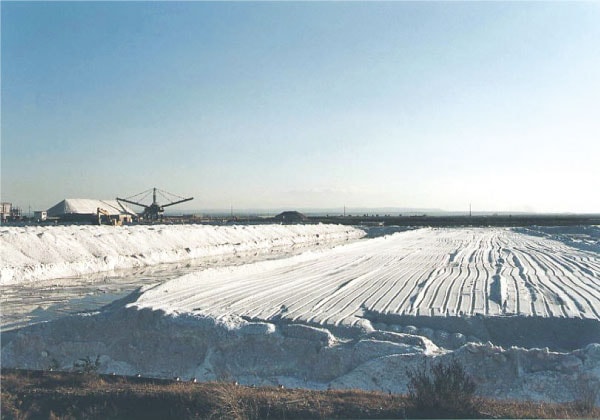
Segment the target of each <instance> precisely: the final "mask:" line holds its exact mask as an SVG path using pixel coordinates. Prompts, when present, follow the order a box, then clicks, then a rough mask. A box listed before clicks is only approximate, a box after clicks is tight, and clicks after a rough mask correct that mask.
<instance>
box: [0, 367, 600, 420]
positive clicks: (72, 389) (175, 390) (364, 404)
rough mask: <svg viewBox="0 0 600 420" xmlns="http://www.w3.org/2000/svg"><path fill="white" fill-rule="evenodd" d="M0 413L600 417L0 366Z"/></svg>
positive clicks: (545, 407)
mask: <svg viewBox="0 0 600 420" xmlns="http://www.w3.org/2000/svg"><path fill="white" fill-rule="evenodd" d="M1 379H2V400H1V402H2V406H1V409H2V412H1V416H2V418H3V419H37V418H44V419H49V418H50V419H56V418H61V419H63V418H64V419H86V418H87V419H104V418H122V419H135V418H140V419H141V418H144V419H152V418H154V419H168V418H177V419H188V418H227V419H236V418H237V419H254V418H261V419H269V418H271V419H275V418H286V419H292V418H303V419H306V418H364V419H366V418H407V417H409V418H427V417H437V418H440V417H461V418H464V417H478V418H527V417H529V418H578V417H588V418H600V409H599V408H597V407H596V408H593V409H591V410H589V409H587V410H586V409H583V408H582V407H581V406H580V405H577V404H540V403H530V402H508V401H494V400H488V399H479V398H477V399H476V400H475V401H474V403H473V404H472V406H470V407H468V410H469V411H468V412H466V411H465V407H457V410H458V411H456V412H452V411H451V409H450V411H448V410H449V409H448V407H443V408H440V409H441V410H444V411H437V412H436V411H435V410H423V408H422V407H421V406H419V402H418V401H417V402H415V401H414V399H412V398H411V397H410V396H400V395H388V394H383V393H375V392H365V391H358V390H349V391H309V390H301V389H280V388H274V387H269V388H252V387H245V386H238V385H236V384H234V383H225V382H218V383H192V382H179V381H168V380H159V379H148V378H132V377H124V376H109V375H98V374H95V373H93V372H87V373H83V372H80V373H67V372H44V371H25V370H14V369H3V370H2V375H1Z"/></svg>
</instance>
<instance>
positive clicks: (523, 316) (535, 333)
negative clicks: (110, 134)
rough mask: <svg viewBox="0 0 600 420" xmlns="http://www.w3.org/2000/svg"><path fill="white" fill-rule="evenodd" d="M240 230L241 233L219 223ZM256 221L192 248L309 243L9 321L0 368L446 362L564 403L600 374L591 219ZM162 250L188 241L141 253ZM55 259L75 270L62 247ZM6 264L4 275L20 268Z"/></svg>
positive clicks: (372, 384) (268, 368)
mask: <svg viewBox="0 0 600 420" xmlns="http://www.w3.org/2000/svg"><path fill="white" fill-rule="evenodd" d="M74 229H76V228H74ZM169 229H171V227H160V228H159V229H158V230H159V231H162V232H163V233H158V235H164V236H166V237H169V236H170V235H175V234H174V233H173V232H169ZM238 229H239V230H240V231H242V232H243V230H244V229H240V228H239V227H238V228H236V229H233V230H232V231H230V233H231V232H236V231H238ZM254 229H255V230H253V231H252V230H251V232H253V234H254V235H257V236H259V237H267V238H266V240H265V241H263V242H261V241H260V240H259V241H256V242H254V239H252V240H245V241H241V242H239V244H240V245H235V244H233V245H232V244H231V243H228V242H227V239H223V238H221V239H220V240H219V241H217V242H216V243H218V244H219V245H206V246H205V248H204V249H203V251H202V252H205V253H208V254H210V253H218V252H220V251H221V250H223V249H233V250H235V249H236V246H237V247H246V245H247V247H248V248H252V246H256V245H257V244H263V243H264V244H265V246H267V245H266V244H272V243H288V244H289V245H288V246H292V245H293V243H294V242H296V241H299V242H303V243H304V244H305V245H306V249H305V250H304V252H303V253H301V254H299V255H295V256H291V257H287V258H282V259H276V260H268V261H259V262H253V263H248V264H242V265H237V266H222V265H216V266H215V265H212V266H211V268H206V267H203V268H199V269H198V271H195V272H191V273H189V274H185V275H182V276H178V277H176V278H173V279H171V280H167V281H163V282H160V281H152V282H151V283H149V284H146V285H144V286H143V287H141V288H140V289H139V290H136V291H135V292H133V293H131V294H130V295H128V296H126V297H124V298H123V299H121V300H118V301H115V302H112V303H111V304H110V305H108V306H106V307H104V308H101V309H98V310H93V311H90V312H85V313H80V314H77V315H70V316H65V317H62V318H58V319H55V320H52V321H49V322H42V323H38V324H34V325H29V326H26V327H23V328H18V329H14V330H11V331H7V332H4V333H3V334H2V365H3V366H7V367H23V368H32V369H48V368H50V367H53V368H59V369H65V370H69V369H72V368H73V365H74V363H76V362H77V361H78V360H80V359H85V358H89V359H91V360H96V358H97V360H98V361H99V366H98V370H99V371H100V372H104V373H110V372H116V373H120V374H126V375H134V374H136V373H140V374H142V375H147V376H153V377H163V378H164V377H166V378H169V377H173V376H179V377H181V378H186V379H189V378H192V377H193V378H196V379H198V380H204V381H208V380H231V379H235V380H238V381H239V382H240V383H242V384H249V385H250V384H256V385H276V384H282V385H285V386H288V387H306V388H315V389H326V388H328V387H331V388H361V389H367V390H379V391H385V392H406V390H407V388H406V384H407V376H406V369H407V368H411V367H414V366H419V365H420V364H421V363H423V362H424V361H428V360H441V361H447V360H451V359H456V360H458V361H459V362H460V363H461V364H463V365H464V366H465V369H466V370H467V372H468V373H469V374H470V375H471V376H472V378H473V379H474V381H475V382H476V384H477V392H478V393H479V394H480V395H487V396H491V397H496V398H517V399H529V400H546V401H569V400H572V399H574V398H577V389H578V386H579V384H581V383H582V381H592V382H593V383H595V382H594V381H596V382H597V381H600V316H599V310H600V309H599V308H600V250H599V249H598V244H599V237H600V235H598V232H599V230H598V228H596V227H590V228H589V229H588V228H581V229H579V230H575V231H568V232H566V231H564V230H561V229H560V228H556V229H550V230H547V229H546V230H544V229H537V228H528V229H500V228H444V229H442V228H440V229H433V228H426V229H418V230H412V231H407V232H401V233H396V234H394V235H388V236H384V237H380V238H375V239H363V240H359V241H353V242H352V241H350V242H348V243H346V244H344V245H341V246H337V247H334V248H331V249H316V248H312V245H311V244H313V245H314V244H316V243H317V242H318V241H321V240H323V238H325V237H327V235H328V234H331V237H337V238H356V237H359V236H361V235H362V234H364V232H363V231H360V230H359V229H353V228H347V227H328V226H325V225H320V226H315V227H311V228H308V227H302V226H298V227H295V229H296V231H295V232H296V233H294V234H293V235H296V236H299V237H298V238H296V237H294V239H290V238H289V236H286V238H287V239H278V238H277V237H276V236H277V235H278V234H279V235H289V231H287V233H286V231H285V230H281V231H278V232H277V233H273V231H272V230H271V229H272V227H268V226H266V227H260V226H257V227H256V228H254ZM55 232H59V231H52V232H51V233H53V234H55ZM89 232H93V231H91V230H87V233H86V235H87V234H88V233H89ZM102 232H113V231H108V230H103V231H102ZM125 232H126V231H125ZM211 232H213V233H214V231H211ZM269 232H270V233H269ZM357 232H363V233H357ZM66 233H67V234H71V233H73V231H69V230H67V231H66ZM45 234H46V232H44V235H45ZM63 234H64V233H63ZM155 234H156V232H145V233H144V234H143V235H142V236H141V238H142V240H143V239H147V238H154V235H155ZM61 235H62V234H61ZM236 235H237V233H236ZM244 235H246V233H244ZM293 235H292V236H293ZM36 236H37V235H36ZM42 236H43V235H42ZM176 236H177V237H179V238H180V239H181V241H180V242H178V245H177V246H176V247H175V249H180V247H181V246H184V247H185V244H186V241H185V235H181V233H179V234H178V235H176ZM208 236H210V235H208ZM75 237H77V235H75ZM159 237H160V236H157V237H156V238H159ZM206 237H207V235H204V238H206ZM85 238H86V239H85V240H80V241H79V242H78V241H76V240H74V243H79V245H78V246H81V247H83V248H85V249H88V251H86V252H87V253H89V249H90V247H91V244H93V243H94V241H93V240H91V239H89V241H88V239H87V238H88V237H87V236H85ZM120 239H121V240H123V241H124V244H123V245H122V246H120V245H119V246H116V247H115V248H116V251H115V252H116V254H117V255H120V256H123V259H124V260H125V261H127V262H128V263H131V261H133V259H135V258H133V257H131V255H129V252H130V251H129V249H131V247H135V246H147V245H146V244H143V245H136V241H137V240H133V239H129V240H127V239H125V238H120ZM34 240H35V239H34ZM23 241H25V242H27V241H26V240H25V239H23ZM64 241H65V240H64V238H62V239H61V240H60V241H58V240H57V243H58V244H64ZM203 241H204V242H203V243H206V239H204V240H203ZM16 242H18V241H16ZM201 242H202V241H201ZM100 243H102V242H100ZM153 243H155V244H156V243H158V241H156V242H153ZM236 243H237V242H236ZM82 244H86V245H82ZM242 244H245V245H242ZM269 246H270V245H269ZM211 247H216V249H212V248H211ZM25 248H26V247H25V246H23V247H21V249H25ZM167 248H168V247H167ZM200 248H201V247H200V246H198V245H196V246H195V247H190V249H200ZM124 249H127V251H123V250H124ZM3 252H5V251H3ZM63 252H64V251H63ZM86 252H84V253H81V254H78V255H80V256H85V255H87V254H86ZM195 252H200V251H195ZM162 253H166V254H167V255H180V256H181V255H184V256H185V254H186V253H187V251H186V252H185V253H181V252H179V251H177V252H173V251H172V250H170V251H169V250H167V249H166V248H165V247H164V246H163V247H162V248H161V247H158V251H154V252H150V251H148V254H149V255H162ZM4 255H13V254H10V253H5V254H4ZM14 255H20V254H19V253H16V254H14ZM144 256H146V253H144ZM19 258H20V257H19ZM36 258H37V261H40V258H39V255H38V256H37V257H35V258H34V260H35V259H36ZM61 258H62V260H61ZM78 258H79V257H78ZM78 258H73V259H72V260H70V261H71V263H74V262H77V261H80V260H82V258H79V259H78ZM132 258H133V259H132ZM159 259H160V258H159ZM56 260H61V261H63V262H65V263H66V264H65V265H64V266H66V267H67V268H69V267H70V266H69V261H67V259H66V258H64V257H59V258H57V259H55V260H54V261H56ZM83 260H85V261H88V259H86V258H83ZM91 260H92V261H97V258H96V257H94V258H91ZM150 260H153V259H152V258H150ZM19 261H20V260H19ZM3 264H5V265H4V267H5V268H6V269H7V272H10V273H11V274H14V272H15V271H14V270H15V267H17V268H18V267H21V269H23V267H26V264H21V265H19V263H18V262H17V263H16V264H15V263H12V265H10V264H11V262H10V261H9V262H8V263H6V262H4V261H3ZM44 264H49V265H47V266H46V265H44ZM52 264H53V263H52V262H50V263H47V262H44V263H42V264H41V265H39V267H41V268H40V270H39V272H41V273H42V274H43V275H47V274H46V273H48V270H50V269H51V268H52ZM9 266H10V267H9ZM92 266H93V267H95V268H102V265H100V266H94V265H93V264H92ZM9 269H12V270H13V271H10V270H9ZM23 271H25V270H23ZM50 271H51V270H50ZM11 278H12V277H11ZM154 280H158V279H156V278H154ZM62 284H64V287H68V284H69V283H68V281H67V282H66V283H62Z"/></svg>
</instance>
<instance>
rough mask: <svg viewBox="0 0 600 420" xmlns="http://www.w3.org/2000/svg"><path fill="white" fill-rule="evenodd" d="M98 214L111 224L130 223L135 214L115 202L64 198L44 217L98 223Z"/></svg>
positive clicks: (62, 220) (63, 220) (64, 220)
mask: <svg viewBox="0 0 600 420" xmlns="http://www.w3.org/2000/svg"><path fill="white" fill-rule="evenodd" d="M99 214H101V215H102V216H103V217H104V219H105V222H107V223H111V222H112V221H113V220H114V221H115V222H114V223H113V224H122V223H131V222H132V221H133V217H134V216H135V213H134V211H133V210H132V209H130V208H129V207H126V206H124V205H122V204H121V203H119V202H118V201H117V200H95V199H88V198H66V199H64V200H63V201H61V202H60V203H57V204H56V205H54V206H52V207H50V208H49V209H48V210H47V211H46V215H47V217H48V218H50V219H56V220H59V221H61V222H80V223H98V220H99V216H98V215H99Z"/></svg>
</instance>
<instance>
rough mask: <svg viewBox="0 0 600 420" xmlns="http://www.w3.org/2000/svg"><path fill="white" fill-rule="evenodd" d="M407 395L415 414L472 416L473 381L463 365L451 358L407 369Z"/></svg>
mask: <svg viewBox="0 0 600 420" xmlns="http://www.w3.org/2000/svg"><path fill="white" fill-rule="evenodd" d="M407 375H408V379H409V381H408V398H409V403H410V405H411V406H412V407H413V408H414V409H416V410H417V412H416V413H415V415H418V416H421V415H424V416H427V417H428V416H433V417H468V416H472V415H475V404H474V394H475V383H474V382H473V380H472V379H471V378H470V377H469V376H468V375H467V374H466V372H465V370H464V368H463V367H462V365H461V364H460V363H459V362H458V361H456V360H452V361H451V362H450V363H449V364H448V365H444V364H443V363H441V362H440V363H438V364H435V365H433V366H432V367H431V368H430V369H428V368H427V365H425V364H423V365H422V366H421V367H420V368H418V369H415V370H408V371H407Z"/></svg>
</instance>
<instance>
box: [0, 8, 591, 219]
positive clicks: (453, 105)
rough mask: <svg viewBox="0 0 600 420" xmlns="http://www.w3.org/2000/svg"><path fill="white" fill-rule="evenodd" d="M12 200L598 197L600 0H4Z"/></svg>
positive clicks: (270, 202)
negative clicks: (157, 192) (162, 194)
mask: <svg viewBox="0 0 600 420" xmlns="http://www.w3.org/2000/svg"><path fill="white" fill-rule="evenodd" d="M1 12H2V145H1V152H2V160H1V163H2V168H1V173H2V181H1V183H2V191H1V192H2V200H3V201H10V202H13V203H14V204H17V205H20V206H22V207H23V208H24V209H27V208H28V206H29V205H31V207H32V209H35V210H38V209H45V208H48V207H50V206H52V205H54V204H55V203H57V202H58V201H60V200H62V199H63V198H104V199H106V198H115V197H116V196H121V197H123V196H125V197H126V196H131V195H133V194H136V193H138V192H141V191H143V190H146V189H148V188H151V187H153V186H156V187H158V188H161V189H163V190H166V191H170V192H173V193H176V194H178V195H181V196H194V197H196V199H195V200H194V201H192V202H190V203H185V204H184V205H182V208H183V209H185V208H194V209H208V208H212V209H215V208H229V206H230V205H233V206H234V207H235V208H264V209H269V208H281V207H288V208H307V207H324V208H332V207H339V208H341V207H342V206H343V205H344V204H345V205H347V206H349V207H351V206H360V207H381V206H399V207H424V208H439V209H445V210H464V209H468V205H469V203H473V209H475V210H490V211H539V212H562V211H569V212H600V169H599V168H600V24H599V22H600V3H598V2H588V3H585V2H582V3H577V2H568V3H555V2H535V3H522V2H507V3H502V2H494V3H486V2H482V3H478V2H467V3H456V2H444V3H434V2H417V3H408V2H382V3H373V2H350V3H345V2H325V3H322V2H319V3H315V2H308V3H302V2H299V3H287V2H265V3H246V2H232V3H229V2H220V3H205V2H183V3H166V2H165V3H162V2H132V3H119V2H107V3H89V2H67V3H45V2H32V3H16V2H15V3H11V2H5V1H2V3H1Z"/></svg>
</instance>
